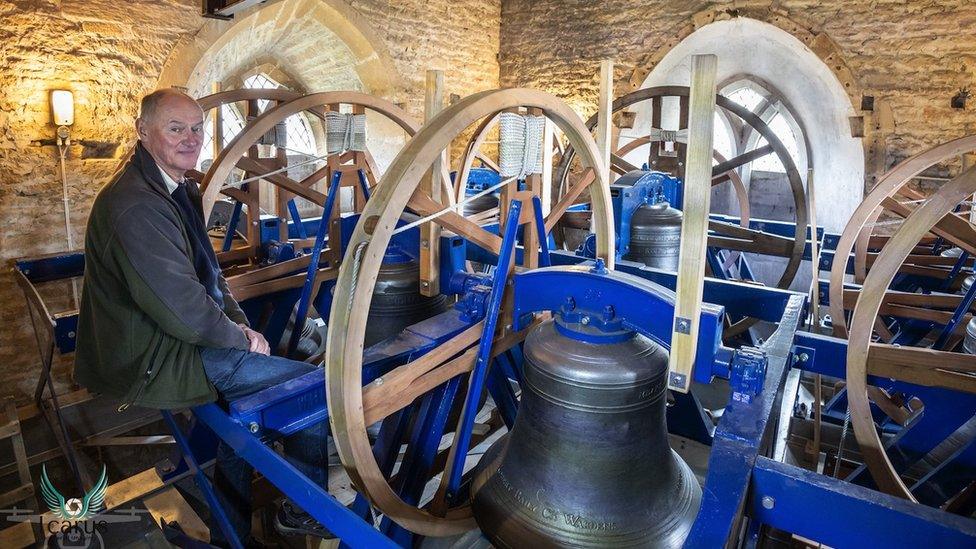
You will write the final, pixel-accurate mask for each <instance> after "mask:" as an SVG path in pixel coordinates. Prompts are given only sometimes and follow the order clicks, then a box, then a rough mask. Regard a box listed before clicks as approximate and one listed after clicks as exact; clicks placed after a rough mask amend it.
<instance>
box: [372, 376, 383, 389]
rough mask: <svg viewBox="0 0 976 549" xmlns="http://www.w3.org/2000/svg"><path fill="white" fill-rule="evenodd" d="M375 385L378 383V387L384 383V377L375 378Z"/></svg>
mask: <svg viewBox="0 0 976 549" xmlns="http://www.w3.org/2000/svg"><path fill="white" fill-rule="evenodd" d="M373 385H376V386H377V387H378V386H380V385H383V378H381V377H378V378H376V379H374V380H373Z"/></svg>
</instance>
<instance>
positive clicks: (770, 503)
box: [762, 496, 776, 509]
mask: <svg viewBox="0 0 976 549" xmlns="http://www.w3.org/2000/svg"><path fill="white" fill-rule="evenodd" d="M762 506H763V509H772V508H773V507H776V500H775V499H773V498H772V497H771V496H763V498H762Z"/></svg>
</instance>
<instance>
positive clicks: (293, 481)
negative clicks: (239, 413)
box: [174, 374, 397, 548]
mask: <svg viewBox="0 0 976 549" xmlns="http://www.w3.org/2000/svg"><path fill="white" fill-rule="evenodd" d="M320 375H321V374H320ZM193 414H194V415H195V416H196V417H197V418H199V419H200V420H201V421H203V422H204V423H205V424H206V425H207V426H208V427H210V428H211V429H212V430H213V431H214V432H215V433H217V434H218V435H219V436H220V438H221V440H223V442H224V443H225V444H227V445H228V446H230V448H231V449H233V450H234V452H235V453H236V454H237V455H238V456H240V457H241V458H243V459H244V460H246V461H247V462H248V463H250V464H251V465H252V466H253V467H254V468H255V469H256V470H257V471H258V472H260V473H261V474H262V475H264V477H265V478H267V479H268V480H269V481H270V482H271V483H272V484H274V485H275V486H277V487H278V489H280V490H281V491H282V492H283V493H284V494H285V495H286V496H288V497H289V498H290V499H291V500H292V501H294V502H295V504H296V505H298V506H299V507H301V508H302V509H305V510H306V511H307V512H308V513H309V514H310V515H312V517H314V518H315V520H317V521H318V522H319V523H320V524H322V525H323V526H325V527H326V528H328V529H329V530H330V531H332V532H333V533H334V534H336V535H337V536H339V537H340V538H342V539H343V540H344V541H345V542H347V543H349V544H350V545H352V546H354V547H391V548H392V547H397V545H396V544H394V543H393V542H392V541H390V539H389V538H387V537H386V536H384V535H383V534H382V533H380V532H379V531H377V530H376V529H374V528H373V525H372V524H370V523H367V522H365V521H363V520H362V519H361V518H360V517H358V516H356V514H355V513H353V511H351V510H349V509H347V508H346V507H345V506H344V505H342V504H341V503H339V502H338V500H336V499H335V498H334V497H333V496H332V495H331V494H329V493H328V492H327V491H325V490H323V489H322V488H321V487H320V486H318V485H317V484H315V483H314V482H312V481H311V480H309V479H308V477H306V476H305V475H303V474H302V473H301V472H299V471H298V469H296V468H295V467H294V466H293V465H292V464H291V463H289V462H288V460H287V459H285V458H284V457H282V456H280V455H278V454H277V453H276V452H275V451H274V450H272V449H271V448H269V447H268V446H267V445H265V444H264V443H263V442H262V441H261V440H260V439H259V438H257V437H255V436H253V435H252V434H251V433H250V432H248V430H247V429H245V428H244V427H242V426H241V425H240V424H238V423H237V422H235V421H233V420H231V419H230V417H228V416H227V414H225V413H224V412H223V411H222V410H221V409H220V408H218V407H217V405H216V404H205V405H203V406H197V407H195V408H193ZM180 433H181V431H180V430H179V429H178V428H177V429H175V430H174V436H176V437H180V436H181V435H180ZM183 451H184V455H186V456H188V457H192V455H193V452H192V450H191V449H190V448H189V447H186V448H184V449H183ZM208 482H209V481H208V480H207V479H206V478H204V479H203V480H202V483H204V485H206V484H207V483H208ZM201 487H202V486H201ZM214 508H218V509H219V508H220V506H219V505H213V504H212V505H211V510H212V511H213V510H214ZM229 538H230V539H234V536H233V535H231V536H229Z"/></svg>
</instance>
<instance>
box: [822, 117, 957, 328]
mask: <svg viewBox="0 0 976 549" xmlns="http://www.w3.org/2000/svg"><path fill="white" fill-rule="evenodd" d="M972 150H976V135H970V136H966V137H961V138H959V139H956V140H953V141H949V142H948V143H943V144H942V145H939V146H937V147H934V148H932V149H929V150H927V151H924V152H921V153H919V154H916V155H915V156H912V157H910V158H908V159H907V160H904V161H903V162H901V163H900V164H898V165H897V166H895V167H894V168H892V169H891V170H889V171H888V172H887V173H885V174H884V175H882V176H881V178H880V179H879V180H878V182H877V184H875V186H874V188H873V189H871V192H869V193H868V195H867V196H866V197H864V200H863V201H862V202H861V203H860V204H859V205H858V207H857V208H856V209H855V210H854V213H853V214H852V215H851V219H850V221H848V222H847V225H846V226H845V227H844V232H843V233H841V236H840V240H839V241H838V242H837V248H836V250H835V252H834V264H833V266H832V267H831V269H830V319H831V323H832V325H833V328H834V335H836V336H838V337H844V336H846V335H847V321H846V319H845V317H844V300H843V291H844V275H845V274H846V273H847V258H848V257H849V256H850V254H851V251H852V250H853V249H854V244H855V243H856V242H861V243H862V244H863V246H861V248H862V249H864V251H865V252H866V251H867V250H866V247H867V246H866V244H867V243H866V242H865V234H866V235H867V236H868V237H870V234H871V227H872V225H873V224H874V223H875V222H877V220H878V218H879V217H881V213H882V211H883V208H882V207H881V203H882V202H883V201H884V199H885V198H888V197H891V196H892V195H894V194H895V193H896V192H897V191H898V189H901V188H902V187H904V186H905V185H906V184H907V183H908V182H909V181H910V180H911V179H912V178H914V177H915V176H917V175H918V174H920V173H922V171H924V170H925V169H927V168H928V167H930V166H932V165H934V164H938V163H940V162H944V161H946V160H948V159H950V158H953V157H956V156H959V155H961V154H964V153H967V152H970V151H972Z"/></svg>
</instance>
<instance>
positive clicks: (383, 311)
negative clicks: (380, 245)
mask: <svg viewBox="0 0 976 549" xmlns="http://www.w3.org/2000/svg"><path fill="white" fill-rule="evenodd" d="M450 308H451V303H450V301H448V298H447V296H446V295H443V294H441V295H436V296H434V297H426V296H424V295H423V294H421V293H420V263H417V262H416V261H415V260H413V259H412V258H410V257H409V256H407V255H405V254H403V253H402V252H401V251H400V250H399V248H397V247H396V246H391V247H390V249H389V250H387V253H386V256H385V257H384V258H383V264H382V265H381V266H380V271H379V274H377V276H376V286H375V287H374V289H373V301H372V303H371V304H370V306H369V317H368V318H367V320H366V334H365V336H364V343H363V345H364V346H365V347H369V346H370V345H373V344H375V343H379V342H380V341H383V340H384V339H386V338H388V337H392V336H395V335H397V334H399V333H400V332H401V331H403V329H404V328H406V327H408V326H411V325H413V324H416V323H418V322H420V321H422V320H426V319H428V318H430V317H433V316H436V315H438V314H440V313H443V312H444V311H446V310H448V309H450Z"/></svg>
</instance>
